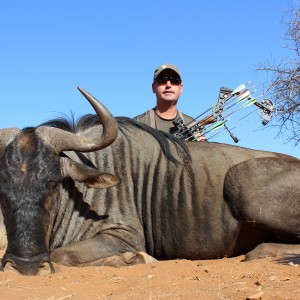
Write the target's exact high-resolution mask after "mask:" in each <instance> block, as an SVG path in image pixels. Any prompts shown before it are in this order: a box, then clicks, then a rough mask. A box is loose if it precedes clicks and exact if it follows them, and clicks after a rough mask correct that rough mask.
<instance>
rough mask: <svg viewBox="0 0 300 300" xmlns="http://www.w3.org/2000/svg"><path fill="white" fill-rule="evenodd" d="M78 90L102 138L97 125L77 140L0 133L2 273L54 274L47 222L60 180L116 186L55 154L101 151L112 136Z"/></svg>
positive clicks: (41, 130) (63, 134)
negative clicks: (4, 235)
mask: <svg viewBox="0 0 300 300" xmlns="http://www.w3.org/2000/svg"><path fill="white" fill-rule="evenodd" d="M79 89H80V91H81V92H82V93H83V95H84V96H85V97H86V98H87V99H88V101H89V102H90V103H91V105H92V106H93V107H94V109H95V111H96V113H97V115H98V116H99V118H100V119H101V121H102V127H103V130H102V134H99V132H98V131H95V128H96V127H94V128H92V129H90V130H87V131H86V132H84V134H81V135H80V136H79V135H77V134H74V133H70V132H67V131H64V130H61V129H58V128H51V127H46V126H42V127H38V128H27V129H24V130H19V129H17V128H8V129H2V130H0V205H1V209H2V214H3V218H4V224H5V227H6V232H7V249H6V253H5V255H4V257H3V259H2V262H1V267H2V269H3V270H5V269H12V270H16V271H17V272H19V273H21V274H25V275H36V274H41V273H49V272H53V271H54V270H53V266H52V264H51V261H50V258H49V245H48V241H49V235H50V232H51V229H52V228H50V227H51V226H50V219H51V211H52V210H53V209H54V208H55V205H56V204H57V202H56V199H57V197H58V194H59V186H60V183H61V182H62V180H63V179H64V178H66V177H71V178H73V179H74V180H75V181H79V182H83V183H84V184H86V185H87V186H88V187H94V188H107V187H111V186H115V185H117V184H118V183H119V182H120V180H119V179H118V178H117V177H115V176H114V175H111V174H107V173H101V172H100V171H99V170H97V169H94V168H91V167H88V166H85V165H81V164H78V163H76V162H74V161H72V160H71V159H69V158H68V157H62V156H59V153H61V152H62V151H66V150H73V151H82V152H89V151H96V150H100V149H102V148H104V147H107V146H109V145H110V144H111V143H112V142H113V141H114V140H115V139H116V137H117V133H118V127H117V123H116V120H115V118H114V117H113V116H112V115H111V114H110V112H109V111H108V110H107V109H106V108H105V107H104V106H103V105H102V104H101V103H100V102H98V101H97V100H96V99H95V98H94V97H92V96H91V95H90V94H88V93H87V92H86V91H84V90H83V89H81V88H79ZM93 129H94V130H93Z"/></svg>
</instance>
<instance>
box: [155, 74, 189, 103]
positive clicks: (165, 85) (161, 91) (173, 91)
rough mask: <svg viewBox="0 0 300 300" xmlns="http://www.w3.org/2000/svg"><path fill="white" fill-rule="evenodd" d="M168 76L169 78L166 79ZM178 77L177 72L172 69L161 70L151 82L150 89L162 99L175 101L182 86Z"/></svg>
mask: <svg viewBox="0 0 300 300" xmlns="http://www.w3.org/2000/svg"><path fill="white" fill-rule="evenodd" d="M168 77H169V79H170V80H167V79H168ZM170 77H171V78H170ZM174 79H175V80H174ZM176 79H178V80H176ZM179 79H180V78H179V76H178V74H177V73H176V72H174V71H173V70H165V71H162V72H161V73H160V74H159V76H158V77H157V79H156V81H155V82H154V83H153V84H152V90H153V93H155V94H156V98H157V99H158V100H163V101H177V100H178V99H179V97H180V95H181V93H182V88H183V85H182V83H181V80H179Z"/></svg>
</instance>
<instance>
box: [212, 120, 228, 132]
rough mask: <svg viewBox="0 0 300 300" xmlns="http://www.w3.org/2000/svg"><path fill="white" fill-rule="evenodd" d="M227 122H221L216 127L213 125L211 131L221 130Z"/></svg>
mask: <svg viewBox="0 0 300 300" xmlns="http://www.w3.org/2000/svg"><path fill="white" fill-rule="evenodd" d="M225 122H227V120H226V121H219V122H217V123H216V124H215V125H213V126H212V127H211V128H210V130H209V131H213V130H216V129H218V128H220V127H221V126H223V125H224V124H225Z"/></svg>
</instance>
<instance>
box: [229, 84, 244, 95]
mask: <svg viewBox="0 0 300 300" xmlns="http://www.w3.org/2000/svg"><path fill="white" fill-rule="evenodd" d="M245 87H246V84H245V83H242V84H240V85H239V86H238V87H236V88H235V89H234V90H233V91H232V93H231V94H232V95H235V94H237V93H239V92H240V91H241V90H243V89H244V88H245Z"/></svg>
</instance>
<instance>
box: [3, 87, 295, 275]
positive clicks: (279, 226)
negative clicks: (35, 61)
mask: <svg viewBox="0 0 300 300" xmlns="http://www.w3.org/2000/svg"><path fill="white" fill-rule="evenodd" d="M80 90H81V92H82V93H83V94H84V95H85V97H86V98H87V99H88V100H89V102H90V103H91V105H92V106H93V107H94V109H95V111H96V113H97V115H95V116H94V115H88V116H85V117H83V118H81V119H80V120H79V122H78V123H77V124H71V125H72V126H71V125H70V126H69V125H68V124H67V122H65V121H63V120H53V121H49V122H47V123H45V124H43V126H39V127H37V128H25V129H23V130H19V129H17V128H7V129H2V130H1V131H0V203H1V209H2V213H3V221H4V225H5V229H6V232H7V248H6V252H5V255H4V257H3V259H2V262H1V265H2V269H3V270H4V271H5V270H9V269H12V270H16V271H18V272H19V273H21V274H26V275H36V274H41V273H44V272H46V273H49V272H52V271H54V268H53V265H52V262H55V263H59V264H64V265H79V266H87V265H111V266H121V265H128V264H135V263H140V262H144V261H145V259H146V256H145V255H143V253H148V254H149V255H151V256H153V257H154V258H156V259H159V260H166V259H178V258H179V259H180V258H183V259H193V260H194V259H213V258H222V257H224V256H227V257H230V256H235V255H240V254H243V253H247V252H248V251H250V250H252V249H254V248H255V247H256V246H258V245H260V244H261V245H263V246H260V248H258V250H257V251H256V252H254V253H256V254H257V253H258V256H262V255H264V253H267V254H268V255H270V253H271V252H270V249H271V250H272V251H273V252H276V251H279V250H280V247H286V249H285V248H284V249H283V250H282V251H284V252H287V253H300V245H298V244H299V242H300V187H299V180H300V161H299V160H298V159H296V158H293V157H290V156H287V155H283V154H277V153H271V152H264V151H256V150H250V149H246V148H240V147H236V146H230V145H224V144H218V143H195V142H185V143H183V142H181V141H179V140H177V139H176V138H175V137H172V136H170V135H168V134H164V133H162V132H160V131H157V130H154V129H152V128H150V127H148V126H146V125H143V124H141V123H137V122H136V121H133V120H131V119H128V118H118V119H117V122H116V119H115V118H114V117H113V116H112V115H111V114H110V112H109V111H108V110H107V109H105V107H104V106H103V105H102V104H100V103H99V102H98V101H97V100H96V99H95V98H94V97H92V96H91V95H90V94H88V93H87V92H86V91H84V90H83V89H80ZM100 120H101V121H100ZM50 125H51V126H50ZM119 178H120V179H121V180H122V182H121V183H120V181H121V180H120V179H119ZM264 242H275V243H273V244H270V245H271V246H272V247H271V248H270V249H268V248H267V245H269V244H262V243H264ZM280 243H281V244H280ZM287 244H289V245H287ZM286 245H287V246H286ZM258 247H259V246H258ZM278 249H279V250H278ZM250 256H252V254H251V255H250ZM253 256H254V257H255V255H253Z"/></svg>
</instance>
